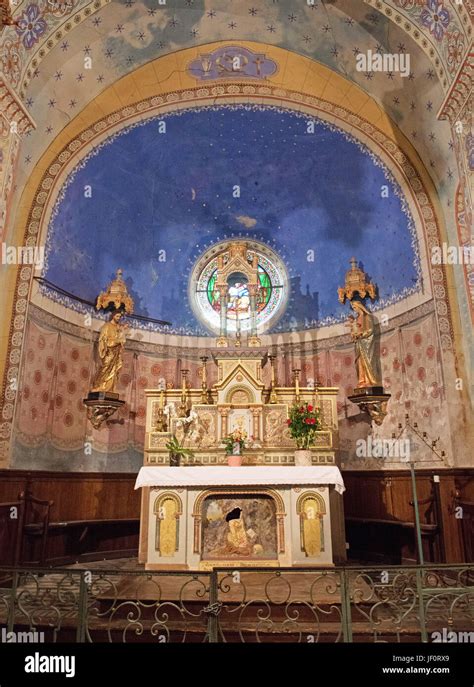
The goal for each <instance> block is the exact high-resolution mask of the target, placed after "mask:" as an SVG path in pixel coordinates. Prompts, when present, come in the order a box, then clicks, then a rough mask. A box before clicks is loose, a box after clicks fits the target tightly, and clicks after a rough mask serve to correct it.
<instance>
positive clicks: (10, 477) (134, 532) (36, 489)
mask: <svg viewBox="0 0 474 687" xmlns="http://www.w3.org/2000/svg"><path fill="white" fill-rule="evenodd" d="M135 480H136V475H135V474H123V473H110V474H107V473H57V472H32V471H21V470H2V471H0V513H3V515H4V516H5V517H6V514H7V513H8V504H10V503H14V502H18V500H19V496H20V495H21V494H23V497H24V498H25V503H26V507H25V518H24V522H23V523H22V525H21V526H20V525H19V526H18V529H19V530H20V531H19V532H18V535H16V536H21V537H22V542H21V546H20V553H19V554H18V553H17V552H16V551H15V540H16V536H15V537H12V536H4V537H0V564H8V563H10V562H11V561H13V560H14V559H15V558H16V559H17V561H18V559H19V562H20V563H22V564H28V563H29V564H36V565H38V564H45V565H61V564H65V563H71V562H75V561H81V560H84V561H86V560H94V559H95V560H97V559H100V558H112V557H117V556H135V555H137V551H138V532H139V519H140V492H139V491H135V490H134V484H135ZM49 502H52V503H51V504H50V508H48V505H47V504H48V503H49ZM2 505H4V506H5V507H4V508H3V509H2V507H1V506H2ZM46 513H47V514H46ZM45 527H47V536H46V543H45V544H44V532H45V529H44V528H45ZM10 529H12V528H10Z"/></svg>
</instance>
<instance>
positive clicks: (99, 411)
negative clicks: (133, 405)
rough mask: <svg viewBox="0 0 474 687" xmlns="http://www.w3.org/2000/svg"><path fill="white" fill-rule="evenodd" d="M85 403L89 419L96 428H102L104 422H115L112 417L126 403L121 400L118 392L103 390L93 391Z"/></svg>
mask: <svg viewBox="0 0 474 687" xmlns="http://www.w3.org/2000/svg"><path fill="white" fill-rule="evenodd" d="M83 403H84V405H85V406H86V408H87V419H88V420H89V422H90V423H91V425H92V426H93V427H94V429H101V428H102V425H103V424H104V422H105V423H106V424H110V423H111V422H114V421H113V420H110V418H111V417H112V415H114V414H115V413H116V412H117V410H118V409H119V408H122V407H123V406H124V405H125V401H121V400H120V399H119V395H118V394H115V393H111V392H108V393H105V392H102V391H91V392H90V393H89V394H88V396H87V398H85V399H84V400H83ZM117 422H120V420H118V421H117Z"/></svg>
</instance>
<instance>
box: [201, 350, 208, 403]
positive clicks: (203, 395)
mask: <svg viewBox="0 0 474 687" xmlns="http://www.w3.org/2000/svg"><path fill="white" fill-rule="evenodd" d="M208 359H209V358H208V356H207V355H202V356H201V357H200V360H201V361H202V377H201V403H209V390H208V388H207V369H206V363H207V361H208Z"/></svg>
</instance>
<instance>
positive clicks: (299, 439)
mask: <svg viewBox="0 0 474 687" xmlns="http://www.w3.org/2000/svg"><path fill="white" fill-rule="evenodd" d="M289 414H290V417H289V418H288V420H287V423H288V427H289V429H290V435H291V437H292V439H294V440H295V441H296V445H297V447H298V448H301V449H309V447H310V446H311V445H312V444H313V443H314V438H315V436H316V432H317V431H318V429H321V417H320V411H319V408H313V406H312V405H311V404H310V403H303V404H302V405H301V404H298V403H295V405H293V406H292V407H291V408H290V413H289Z"/></svg>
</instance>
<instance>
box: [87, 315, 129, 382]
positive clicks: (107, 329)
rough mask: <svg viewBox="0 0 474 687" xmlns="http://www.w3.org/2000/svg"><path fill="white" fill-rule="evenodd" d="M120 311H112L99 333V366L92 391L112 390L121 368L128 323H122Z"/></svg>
mask: <svg viewBox="0 0 474 687" xmlns="http://www.w3.org/2000/svg"><path fill="white" fill-rule="evenodd" d="M122 316H123V313H122V312H120V311H119V312H114V313H113V314H112V317H111V318H110V321H109V322H106V323H105V324H104V326H103V327H102V329H101V330H100V335H99V358H100V360H101V363H100V367H99V369H98V370H97V372H96V375H95V378H94V381H93V385H92V391H103V392H113V391H114V389H115V384H116V382H117V378H118V373H119V371H120V370H121V368H122V353H123V347H124V345H125V341H126V331H127V329H128V328H129V325H128V324H122V323H121V322H120V320H121V319H122Z"/></svg>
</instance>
